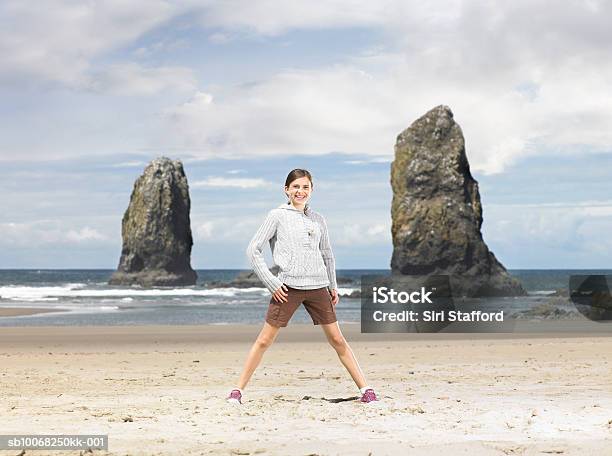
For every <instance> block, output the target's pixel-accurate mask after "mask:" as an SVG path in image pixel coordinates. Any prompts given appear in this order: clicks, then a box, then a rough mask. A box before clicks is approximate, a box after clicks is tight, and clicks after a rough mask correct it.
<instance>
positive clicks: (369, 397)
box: [361, 388, 378, 403]
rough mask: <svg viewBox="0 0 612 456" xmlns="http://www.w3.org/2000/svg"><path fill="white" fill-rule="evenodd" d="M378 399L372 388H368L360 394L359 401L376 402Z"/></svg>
mask: <svg viewBox="0 0 612 456" xmlns="http://www.w3.org/2000/svg"><path fill="white" fill-rule="evenodd" d="M377 400H378V399H377V398H376V393H375V392H374V390H373V389H371V388H368V389H367V390H365V393H363V396H361V402H366V403H368V402H376V401H377Z"/></svg>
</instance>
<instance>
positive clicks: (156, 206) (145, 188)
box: [109, 157, 197, 286]
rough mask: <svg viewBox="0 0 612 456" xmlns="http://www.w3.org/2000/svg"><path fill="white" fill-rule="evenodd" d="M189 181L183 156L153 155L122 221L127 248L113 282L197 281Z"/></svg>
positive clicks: (170, 283) (160, 283)
mask: <svg viewBox="0 0 612 456" xmlns="http://www.w3.org/2000/svg"><path fill="white" fill-rule="evenodd" d="M190 208H191V202H190V199H189V186H188V184H187V177H186V176H185V172H184V171H183V164H182V163H181V162H180V161H179V160H175V161H172V160H170V159H168V158H165V157H161V158H157V159H155V160H153V161H152V162H151V163H150V164H149V165H148V166H147V167H146V168H145V170H144V173H143V174H142V176H140V177H139V178H138V179H137V180H136V182H135V183H134V190H133V191H132V196H131V198H130V204H129V206H128V208H127V210H126V211H125V214H124V216H123V221H122V224H121V232H122V239H123V248H122V250H121V259H120V260H119V267H118V268H117V272H115V273H114V274H113V275H112V277H111V279H110V281H109V284H110V285H132V284H138V285H141V286H181V285H193V284H195V282H196V279H197V274H196V272H195V271H194V270H193V269H192V268H191V247H192V245H193V239H192V236H191V224H190V219H189V211H190Z"/></svg>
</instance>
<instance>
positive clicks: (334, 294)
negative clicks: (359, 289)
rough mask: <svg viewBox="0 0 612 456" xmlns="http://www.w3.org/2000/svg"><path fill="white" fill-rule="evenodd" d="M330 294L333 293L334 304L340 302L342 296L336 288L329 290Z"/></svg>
mask: <svg viewBox="0 0 612 456" xmlns="http://www.w3.org/2000/svg"><path fill="white" fill-rule="evenodd" d="M329 294H330V295H331V298H332V304H333V305H334V306H335V305H336V304H338V301H340V298H339V297H338V290H336V289H335V288H334V289H333V290H331V291H330V292H329Z"/></svg>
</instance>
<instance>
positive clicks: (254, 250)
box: [246, 211, 283, 293]
mask: <svg viewBox="0 0 612 456" xmlns="http://www.w3.org/2000/svg"><path fill="white" fill-rule="evenodd" d="M277 224H278V220H277V219H276V217H275V216H274V213H273V212H272V211H270V212H269V213H268V216H267V217H266V220H265V221H264V222H263V224H262V225H261V226H260V227H259V229H258V230H257V232H256V233H255V236H253V239H251V242H250V243H249V246H248V247H247V250H246V254H247V256H248V257H249V261H250V262H251V266H252V267H253V270H254V271H255V274H257V277H259V280H261V281H262V282H263V284H264V285H265V286H266V288H267V289H268V290H270V292H271V293H274V292H275V291H276V290H278V289H279V288H280V287H281V285H282V284H283V283H282V282H281V281H280V280H279V279H278V278H277V277H276V276H275V275H274V274H272V273H271V272H270V269H268V265H267V264H266V260H265V259H264V256H263V248H264V246H265V244H266V242H268V241H270V239H272V238H273V237H274V235H275V234H276V226H277Z"/></svg>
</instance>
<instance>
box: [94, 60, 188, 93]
mask: <svg viewBox="0 0 612 456" xmlns="http://www.w3.org/2000/svg"><path fill="white" fill-rule="evenodd" d="M82 87H83V88H84V89H86V90H88V91H92V92H100V93H108V94H112V95H155V94H157V93H161V92H163V91H166V90H177V91H184V92H187V91H193V90H194V89H195V87H196V78H195V76H194V74H193V71H192V70H191V69H190V68H186V67H177V66H166V67H154V68H145V67H143V66H141V65H138V64H135V63H121V64H113V65H110V66H108V67H105V68H104V70H103V71H96V72H92V73H91V74H89V75H87V76H86V77H84V81H83V82H82Z"/></svg>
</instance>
